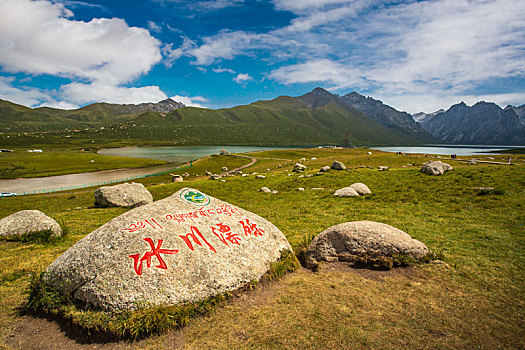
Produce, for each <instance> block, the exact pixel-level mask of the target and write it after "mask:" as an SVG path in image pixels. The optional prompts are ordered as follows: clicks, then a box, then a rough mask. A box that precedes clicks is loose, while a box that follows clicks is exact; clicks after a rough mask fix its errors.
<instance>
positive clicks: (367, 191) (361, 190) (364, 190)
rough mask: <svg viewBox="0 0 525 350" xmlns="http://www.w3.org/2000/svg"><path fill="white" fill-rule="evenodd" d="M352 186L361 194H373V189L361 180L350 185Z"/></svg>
mask: <svg viewBox="0 0 525 350" xmlns="http://www.w3.org/2000/svg"><path fill="white" fill-rule="evenodd" d="M350 187H351V188H353V189H354V190H355V191H356V192H357V193H358V194H359V195H364V194H372V191H370V189H369V188H368V186H367V185H365V184H362V183H360V182H356V183H355V184H352V185H350Z"/></svg>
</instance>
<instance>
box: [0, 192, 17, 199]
mask: <svg viewBox="0 0 525 350" xmlns="http://www.w3.org/2000/svg"><path fill="white" fill-rule="evenodd" d="M15 196H16V193H14V192H1V193H0V198H3V197H15Z"/></svg>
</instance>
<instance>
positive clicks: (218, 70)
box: [212, 68, 235, 74]
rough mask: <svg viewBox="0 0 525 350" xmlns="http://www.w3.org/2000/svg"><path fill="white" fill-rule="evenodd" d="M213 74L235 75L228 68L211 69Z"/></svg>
mask: <svg viewBox="0 0 525 350" xmlns="http://www.w3.org/2000/svg"><path fill="white" fill-rule="evenodd" d="M212 70H213V71H214V72H215V73H231V74H235V71H234V70H233V69H230V68H213V69H212Z"/></svg>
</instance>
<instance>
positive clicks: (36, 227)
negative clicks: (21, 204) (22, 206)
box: [0, 210, 62, 237]
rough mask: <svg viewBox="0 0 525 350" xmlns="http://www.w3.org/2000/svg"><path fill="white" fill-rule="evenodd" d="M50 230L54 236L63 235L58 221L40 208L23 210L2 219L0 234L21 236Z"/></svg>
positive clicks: (0, 221)
mask: <svg viewBox="0 0 525 350" xmlns="http://www.w3.org/2000/svg"><path fill="white" fill-rule="evenodd" d="M47 230H50V231H51V232H52V236H55V237H57V236H62V229H61V228H60V225H59V224H58V222H56V221H55V220H54V219H53V218H51V217H49V216H47V215H46V214H44V213H42V212H41V211H39V210H22V211H19V212H16V213H14V214H11V215H9V216H7V217H5V218H3V219H2V220H0V236H19V235H23V234H28V233H34V232H40V231H47Z"/></svg>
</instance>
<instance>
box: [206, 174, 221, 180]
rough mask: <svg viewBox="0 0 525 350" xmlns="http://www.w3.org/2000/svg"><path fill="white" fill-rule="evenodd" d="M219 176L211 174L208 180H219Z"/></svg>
mask: <svg viewBox="0 0 525 350" xmlns="http://www.w3.org/2000/svg"><path fill="white" fill-rule="evenodd" d="M220 178H221V176H220V175H217V174H213V175H212V176H210V177H209V178H208V179H209V180H220Z"/></svg>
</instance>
